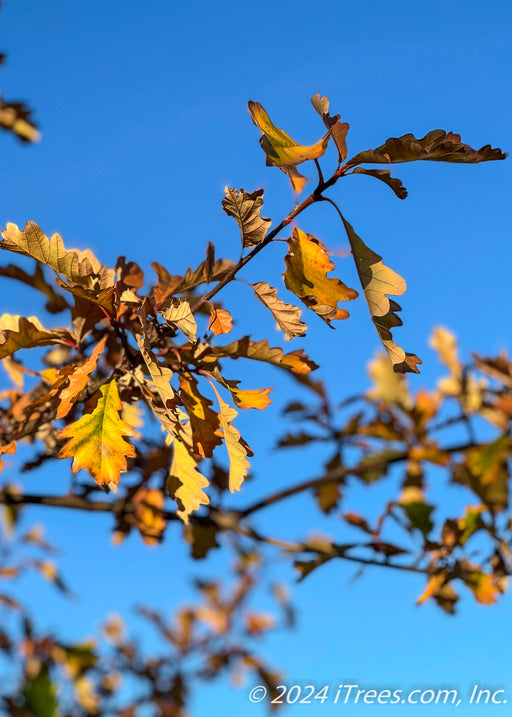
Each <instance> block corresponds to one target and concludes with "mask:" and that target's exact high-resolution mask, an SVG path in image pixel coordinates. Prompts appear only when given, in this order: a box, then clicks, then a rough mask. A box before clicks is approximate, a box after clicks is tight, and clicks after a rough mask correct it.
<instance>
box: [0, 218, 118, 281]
mask: <svg viewBox="0 0 512 717" xmlns="http://www.w3.org/2000/svg"><path fill="white" fill-rule="evenodd" d="M2 237H3V241H2V242H0V247H1V248H2V249H7V251H13V252H16V253H18V254H23V255H24V256H30V257H32V259H36V260H37V261H40V262H41V263H43V264H46V266H49V267H50V268H51V269H53V270H54V271H55V272H58V273H59V274H63V275H64V276H65V277H66V278H67V279H68V280H69V281H72V282H73V283H74V284H80V286H83V287H85V288H90V289H92V288H94V285H95V280H96V279H97V280H98V281H99V288H100V289H105V288H107V287H108V286H113V285H114V280H115V272H114V271H113V270H111V269H107V267H106V266H103V264H101V263H100V262H99V261H98V260H97V259H96V257H95V256H94V254H93V253H92V252H91V251H90V250H89V249H87V250H86V251H79V250H77V249H69V250H67V249H66V248H65V246H64V243H63V241H62V237H61V236H60V235H59V234H54V235H53V236H52V237H50V238H48V237H47V236H46V235H45V233H44V232H43V230H42V229H40V227H38V226H37V224H36V223H35V222H27V224H26V226H25V229H22V230H21V231H20V230H19V229H18V227H17V226H16V224H11V223H9V224H7V227H6V228H5V230H4V231H3V232H2Z"/></svg>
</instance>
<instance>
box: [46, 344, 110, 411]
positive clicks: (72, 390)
mask: <svg viewBox="0 0 512 717" xmlns="http://www.w3.org/2000/svg"><path fill="white" fill-rule="evenodd" d="M106 340H107V337H106V336H104V337H103V338H102V339H101V341H100V342H99V343H98V344H97V345H96V346H95V348H94V351H93V352H92V354H91V356H90V358H88V359H87V361H86V362H85V363H83V364H82V365H81V366H76V367H74V368H73V370H72V373H70V374H68V376H67V384H66V386H65V387H64V388H63V389H62V390H61V391H60V393H59V398H60V404H59V407H58V409H57V414H56V416H55V417H56V418H64V416H67V415H68V413H69V412H70V411H71V409H72V408H73V404H74V403H75V401H76V400H77V399H78V397H79V396H80V394H81V393H82V391H83V390H84V388H85V387H86V386H87V382H88V380H89V376H90V375H91V373H92V372H93V371H94V369H95V368H96V365H97V363H98V359H99V357H100V355H101V353H102V351H103V349H104V348H105V342H106ZM61 373H62V371H61Z"/></svg>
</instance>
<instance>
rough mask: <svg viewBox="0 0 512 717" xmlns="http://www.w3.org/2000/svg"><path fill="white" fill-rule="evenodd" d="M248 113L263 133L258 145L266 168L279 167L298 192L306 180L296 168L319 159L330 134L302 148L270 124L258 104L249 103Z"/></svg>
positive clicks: (266, 115)
mask: <svg viewBox="0 0 512 717" xmlns="http://www.w3.org/2000/svg"><path fill="white" fill-rule="evenodd" d="M249 112H250V114H251V119H252V121H253V122H254V124H255V125H256V127H258V129H260V130H261V132H262V133H263V136H262V137H261V139H260V144H261V146H262V148H263V151H264V152H265V155H266V157H267V166H269V167H279V168H280V169H282V170H283V172H286V174H288V176H289V177H290V180H291V182H292V185H293V188H294V189H295V191H296V192H297V193H298V192H300V191H301V190H302V189H303V188H304V185H305V183H306V182H307V179H306V178H305V177H303V176H302V175H301V174H299V172H298V171H297V169H296V166H297V165H298V164H301V163H302V162H306V161H307V160H310V159H318V158H319V157H321V156H322V155H323V154H324V152H325V150H326V149H327V143H328V141H329V135H330V133H329V132H328V133H327V134H326V135H325V136H324V137H322V139H320V140H319V141H318V142H316V144H313V145H311V146H304V145H301V144H298V143H297V142H295V140H293V139H292V138H291V137H290V136H289V135H287V134H286V132H283V130H282V129H279V128H278V127H276V126H275V125H274V124H272V122H271V121H270V118H269V116H268V114H267V113H266V112H265V110H264V109H263V107H262V106H261V105H260V103H259V102H249Z"/></svg>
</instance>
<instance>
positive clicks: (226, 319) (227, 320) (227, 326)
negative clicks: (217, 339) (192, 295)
mask: <svg viewBox="0 0 512 717" xmlns="http://www.w3.org/2000/svg"><path fill="white" fill-rule="evenodd" d="M232 326H233V319H232V317H231V314H230V313H229V311H226V310H225V309H215V308H214V307H213V306H212V308H211V311H210V321H209V323H208V330H209V331H213V333H214V334H215V336H220V335H221V334H229V332H230V331H231V327H232Z"/></svg>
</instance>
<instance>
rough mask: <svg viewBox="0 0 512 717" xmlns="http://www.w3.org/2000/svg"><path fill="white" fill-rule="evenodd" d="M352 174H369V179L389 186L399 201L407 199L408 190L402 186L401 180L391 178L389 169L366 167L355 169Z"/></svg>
mask: <svg viewBox="0 0 512 717" xmlns="http://www.w3.org/2000/svg"><path fill="white" fill-rule="evenodd" d="M352 174H367V175H368V176H369V177H375V179H379V180H380V181H381V182H384V184H387V185H388V187H390V188H391V189H392V190H393V192H394V193H395V194H396V196H397V197H398V199H405V198H406V197H407V194H408V192H407V189H406V188H405V187H404V185H403V184H402V180H401V179H397V178H396V177H392V176H391V172H390V171H389V169H366V168H365V167H355V169H353V170H352Z"/></svg>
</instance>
